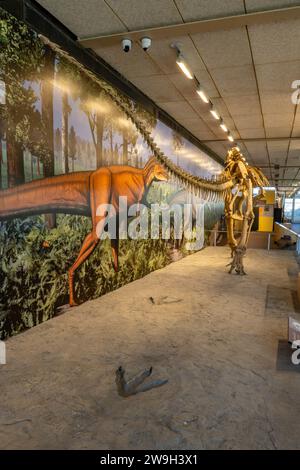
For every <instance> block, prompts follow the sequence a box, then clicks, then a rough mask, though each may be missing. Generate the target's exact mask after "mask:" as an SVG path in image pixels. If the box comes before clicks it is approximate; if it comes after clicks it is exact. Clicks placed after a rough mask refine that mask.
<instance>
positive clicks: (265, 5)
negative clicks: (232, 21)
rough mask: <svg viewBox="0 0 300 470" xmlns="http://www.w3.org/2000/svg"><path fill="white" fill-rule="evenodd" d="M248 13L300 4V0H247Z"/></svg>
mask: <svg viewBox="0 0 300 470" xmlns="http://www.w3.org/2000/svg"><path fill="white" fill-rule="evenodd" d="M245 4H246V10H247V13H250V12H254V11H263V10H275V9H277V8H288V7H293V6H296V5H299V1H298V0H245Z"/></svg>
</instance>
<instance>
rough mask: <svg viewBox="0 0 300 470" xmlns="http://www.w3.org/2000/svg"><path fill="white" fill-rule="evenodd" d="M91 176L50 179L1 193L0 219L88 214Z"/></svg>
mask: <svg viewBox="0 0 300 470" xmlns="http://www.w3.org/2000/svg"><path fill="white" fill-rule="evenodd" d="M90 174H91V172H90V171H83V172H78V173H69V174H67V175H60V176H52V177H50V178H43V179H40V180H35V181H31V182H30V183H25V184H22V185H20V186H16V187H15V188H9V189H5V190H2V191H0V220H5V219H9V218H13V217H22V216H29V215H35V214H47V213H49V212H62V213H66V214H79V215H89V214H90V204H89V192H90V188H89V180H90Z"/></svg>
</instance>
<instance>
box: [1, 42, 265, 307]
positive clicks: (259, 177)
mask: <svg viewBox="0 0 300 470" xmlns="http://www.w3.org/2000/svg"><path fill="white" fill-rule="evenodd" d="M40 39H41V40H42V41H43V42H44V43H45V44H46V45H47V46H48V47H50V48H52V49H53V50H54V51H55V52H57V53H58V54H59V55H60V56H63V57H64V59H65V60H66V61H68V62H69V63H70V64H73V65H76V67H77V68H78V69H79V70H80V71H81V74H82V75H83V76H85V77H86V78H87V79H88V80H92V81H93V83H94V84H95V85H97V86H98V87H99V92H100V91H101V92H104V93H106V95H107V96H108V97H109V98H111V99H112V100H113V101H114V102H115V104H116V105H117V106H118V107H119V109H120V110H121V111H122V112H123V113H124V114H125V116H127V118H128V120H130V121H131V122H132V123H133V124H134V125H135V127H136V129H137V130H138V131H139V133H140V134H141V136H142V137H143V139H144V141H145V143H146V144H147V145H148V148H149V150H150V151H151V153H152V155H153V157H152V158H151V159H150V160H149V161H148V163H147V164H146V165H145V167H144V168H143V169H137V168H133V167H130V166H110V167H103V168H99V169H98V170H96V171H87V172H78V173H69V174H66V175H60V176H53V177H50V178H44V179H40V180H36V181H32V182H30V183H26V184H24V185H20V186H17V187H15V188H9V189H6V190H3V191H0V221H1V220H6V219H9V218H13V217H22V216H27V215H33V214H43V213H49V212H63V213H70V214H81V215H87V216H90V217H91V218H92V231H91V232H90V233H89V234H88V235H87V236H86V238H85V240H84V241H83V244H82V247H81V250H80V252H79V254H78V257H77V259H76V260H75V263H74V264H73V265H72V266H71V267H70V269H69V294H70V305H76V303H75V299H74V273H75V271H76V269H78V268H79V266H80V265H81V264H82V263H83V262H84V261H85V260H86V259H87V258H88V257H89V256H90V255H91V253H92V252H93V250H94V249H95V247H96V246H97V244H98V242H99V233H100V234H101V232H102V231H103V230H104V217H103V216H99V215H97V207H98V206H99V205H101V204H108V203H110V204H112V205H113V206H114V208H115V211H116V216H117V217H118V214H119V206H118V201H119V196H127V199H128V204H129V205H131V204H134V203H138V202H141V200H142V198H143V197H145V195H146V193H147V191H148V189H149V186H150V184H151V182H152V181H154V180H159V181H165V180H167V179H168V178H170V179H171V181H172V182H174V183H176V184H177V185H178V186H181V187H183V188H185V189H187V190H188V191H191V192H192V194H193V195H195V196H196V197H199V198H201V199H202V200H204V201H205V200H206V201H211V202H217V201H222V200H224V202H225V215H226V220H227V232H228V243H229V246H230V247H231V250H232V257H233V259H232V262H231V267H230V272H232V271H233V270H235V271H236V272H237V273H238V274H244V273H245V272H244V267H243V257H244V255H245V252H246V247H247V242H248V238H249V233H250V230H251V226H252V223H253V218H254V215H253V195H252V189H253V187H260V188H261V194H260V197H263V187H264V186H267V185H268V181H267V179H266V178H265V177H264V175H263V174H262V173H261V171H260V170H259V169H258V168H255V167H250V166H249V165H247V163H246V162H245V159H244V157H243V156H242V154H241V153H240V152H239V150H238V149H237V148H236V147H234V148H233V149H231V150H230V151H229V152H228V154H227V159H226V164H225V169H224V171H223V172H222V173H221V175H220V176H219V177H218V179H217V180H208V179H204V178H199V177H197V176H194V175H192V174H190V173H187V172H186V171H184V170H183V169H182V168H180V167H178V166H176V165H175V164H174V163H173V162H172V160H170V159H169V158H168V157H167V156H166V155H165V154H164V153H163V152H162V151H161V150H160V149H159V148H158V146H157V145H156V143H155V142H154V140H153V138H152V136H151V134H150V132H149V130H148V129H147V128H146V126H145V124H144V123H143V122H142V120H139V119H138V117H137V115H136V113H135V112H134V110H133V109H132V106H130V104H128V102H127V101H126V100H124V99H123V98H122V95H120V93H119V92H118V91H117V90H115V89H114V88H112V87H111V86H110V85H109V84H108V83H106V82H105V81H104V80H102V79H101V78H99V77H97V76H96V75H95V74H94V73H93V72H91V71H90V70H88V69H86V68H85V67H84V66H83V65H82V64H80V63H79V62H78V61H77V60H76V59H74V57H72V56H70V55H69V54H68V53H66V52H65V51H63V50H62V49H61V48H60V47H59V46H57V45H56V44H54V43H52V42H51V41H49V40H48V39H47V38H45V37H44V36H42V35H40ZM235 221H240V223H241V224H242V229H241V236H240V238H239V240H236V238H235V235H234V231H235V227H234V225H235ZM112 253H113V259H114V267H115V269H117V266H118V243H117V240H112Z"/></svg>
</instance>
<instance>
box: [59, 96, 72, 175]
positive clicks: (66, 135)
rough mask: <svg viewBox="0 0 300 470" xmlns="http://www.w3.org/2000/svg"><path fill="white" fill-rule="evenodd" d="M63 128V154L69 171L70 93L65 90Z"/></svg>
mask: <svg viewBox="0 0 300 470" xmlns="http://www.w3.org/2000/svg"><path fill="white" fill-rule="evenodd" d="M62 108H63V109H62V114H63V115H62V128H61V140H62V154H63V161H64V166H65V173H69V113H70V107H69V100H68V93H66V92H63V96H62Z"/></svg>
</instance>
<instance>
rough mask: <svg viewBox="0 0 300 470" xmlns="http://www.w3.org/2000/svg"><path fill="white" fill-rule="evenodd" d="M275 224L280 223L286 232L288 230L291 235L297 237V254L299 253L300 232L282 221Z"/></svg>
mask: <svg viewBox="0 0 300 470" xmlns="http://www.w3.org/2000/svg"><path fill="white" fill-rule="evenodd" d="M275 224H276V225H278V227H280V228H281V229H283V230H284V231H285V232H287V233H288V234H289V235H293V236H294V237H296V253H297V255H299V254H300V233H297V232H295V231H294V230H292V229H291V228H289V227H287V226H286V225H284V224H281V223H280V222H275Z"/></svg>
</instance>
